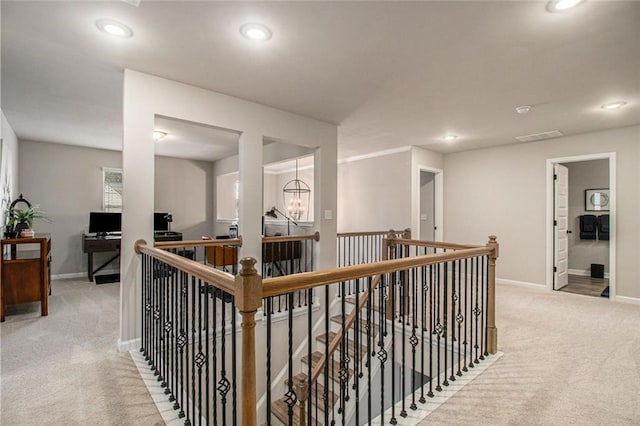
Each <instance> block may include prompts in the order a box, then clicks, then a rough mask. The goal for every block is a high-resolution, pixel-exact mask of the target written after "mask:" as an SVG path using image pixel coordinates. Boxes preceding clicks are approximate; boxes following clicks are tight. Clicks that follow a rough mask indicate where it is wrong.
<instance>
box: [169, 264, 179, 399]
mask: <svg viewBox="0 0 640 426" xmlns="http://www.w3.org/2000/svg"><path fill="white" fill-rule="evenodd" d="M173 272H174V273H173V274H171V353H172V355H173V356H172V357H171V363H172V369H171V395H170V396H169V401H170V402H175V401H176V393H177V392H178V332H177V331H178V293H177V288H178V286H177V285H176V279H177V276H178V275H177V274H178V270H177V269H175V268H174V271H173Z"/></svg>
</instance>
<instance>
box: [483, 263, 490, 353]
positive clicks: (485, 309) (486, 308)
mask: <svg viewBox="0 0 640 426" xmlns="http://www.w3.org/2000/svg"><path fill="white" fill-rule="evenodd" d="M486 262H487V270H486V271H485V275H484V279H485V288H486V292H485V299H484V301H485V303H484V306H483V309H482V311H483V312H484V313H485V314H484V316H483V318H484V321H485V323H484V355H485V356H489V319H488V318H487V315H488V312H489V256H487V258H486Z"/></svg>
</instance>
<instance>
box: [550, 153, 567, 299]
mask: <svg viewBox="0 0 640 426" xmlns="http://www.w3.org/2000/svg"><path fill="white" fill-rule="evenodd" d="M553 170H554V174H555V179H554V194H555V198H554V225H555V226H554V230H555V232H554V240H555V242H554V256H555V262H554V266H555V267H554V279H553V289H554V290H559V289H561V288H562V287H564V286H566V285H567V284H568V283H569V238H568V235H567V230H568V227H569V169H568V168H567V167H565V166H563V165H562V164H555V165H554V169H553Z"/></svg>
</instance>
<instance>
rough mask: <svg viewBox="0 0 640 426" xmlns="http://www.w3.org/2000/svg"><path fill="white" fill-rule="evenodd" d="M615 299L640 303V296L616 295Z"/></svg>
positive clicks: (635, 303) (634, 303)
mask: <svg viewBox="0 0 640 426" xmlns="http://www.w3.org/2000/svg"><path fill="white" fill-rule="evenodd" d="M615 301H616V302H622V303H631V304H633V305H640V298H638V297H629V296H616V298H615Z"/></svg>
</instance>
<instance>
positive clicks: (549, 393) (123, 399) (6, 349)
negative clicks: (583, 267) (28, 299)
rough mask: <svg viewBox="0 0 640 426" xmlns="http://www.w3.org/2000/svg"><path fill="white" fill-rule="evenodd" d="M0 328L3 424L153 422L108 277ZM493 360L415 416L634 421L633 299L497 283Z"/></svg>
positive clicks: (639, 355)
mask: <svg viewBox="0 0 640 426" xmlns="http://www.w3.org/2000/svg"><path fill="white" fill-rule="evenodd" d="M53 292H54V293H53V295H52V296H51V298H50V308H49V311H50V315H49V317H46V318H42V317H40V316H39V306H38V304H33V305H28V306H29V309H28V311H27V312H21V313H14V314H13V315H8V316H7V321H6V322H5V323H3V324H2V326H0V344H1V346H2V347H1V355H2V358H1V360H0V366H1V393H2V394H1V399H0V402H1V405H0V412H1V414H0V424H2V425H3V426H4V425H36V424H37V425H42V424H47V425H85V424H92V425H158V424H162V419H161V417H160V415H159V414H158V411H157V410H156V408H155V406H154V404H153V402H152V400H151V397H150V396H149V394H148V391H147V389H146V388H145V386H144V384H143V383H142V380H141V379H140V376H139V375H138V372H137V370H136V367H135V366H134V364H133V362H132V360H131V358H130V356H129V355H128V354H120V353H118V352H117V351H116V348H115V344H116V341H117V329H118V284H103V285H100V286H96V285H95V284H92V283H89V282H88V281H86V280H64V281H55V282H54V283H53ZM497 294H498V296H497V301H498V309H497V313H498V314H497V323H498V329H499V340H498V342H499V349H500V351H502V352H504V356H503V357H502V358H500V359H499V360H498V361H497V362H496V364H495V365H493V366H492V367H490V368H489V369H488V370H487V371H486V372H484V373H483V374H482V375H481V376H480V377H478V378H477V379H476V380H475V381H473V382H472V383H471V384H469V385H468V386H467V387H465V388H463V389H462V390H461V391H459V392H458V393H457V394H456V395H455V396H453V397H452V398H451V399H450V400H449V401H447V402H446V403H445V404H444V405H442V406H441V407H440V408H438V409H436V410H435V411H434V412H433V413H432V414H431V415H430V416H429V417H428V418H427V419H426V420H425V421H424V422H423V424H425V425H426V424H429V425H432V424H447V425H479V424H486V425H550V424H555V425H632V424H635V425H637V424H640V306H638V305H629V304H621V303H612V302H609V301H608V300H607V299H604V298H595V297H593V298H592V297H584V296H579V295H573V294H567V293H562V292H553V293H550V292H546V291H544V290H531V289H525V288H518V287H510V286H499V287H498V291H497Z"/></svg>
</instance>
